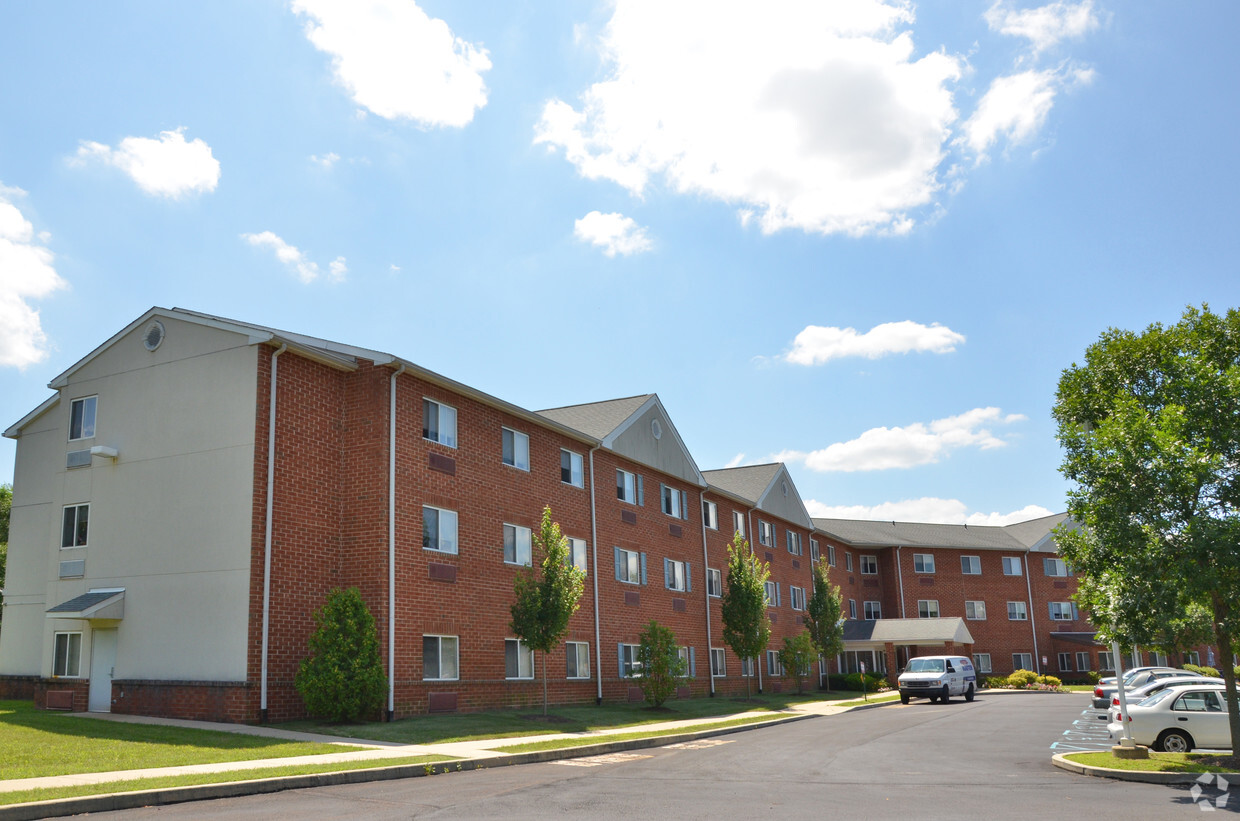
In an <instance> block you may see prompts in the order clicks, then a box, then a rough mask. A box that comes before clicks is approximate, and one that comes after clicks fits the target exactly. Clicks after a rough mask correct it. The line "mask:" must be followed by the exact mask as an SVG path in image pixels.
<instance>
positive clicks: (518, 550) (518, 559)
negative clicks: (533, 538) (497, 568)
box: [504, 525, 530, 567]
mask: <svg viewBox="0 0 1240 821" xmlns="http://www.w3.org/2000/svg"><path fill="white" fill-rule="evenodd" d="M504 561H505V562H506V563H508V564H523V565H525V566H526V567H529V565H530V529H529V528H528V527H521V526H520V525H504Z"/></svg>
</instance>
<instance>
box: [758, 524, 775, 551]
mask: <svg viewBox="0 0 1240 821" xmlns="http://www.w3.org/2000/svg"><path fill="white" fill-rule="evenodd" d="M758 544H760V545H762V546H763V547H774V546H775V525H773V524H771V523H770V522H764V521H762V520H761V519H759V520H758Z"/></svg>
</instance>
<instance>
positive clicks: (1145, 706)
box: [1107, 684, 1231, 753]
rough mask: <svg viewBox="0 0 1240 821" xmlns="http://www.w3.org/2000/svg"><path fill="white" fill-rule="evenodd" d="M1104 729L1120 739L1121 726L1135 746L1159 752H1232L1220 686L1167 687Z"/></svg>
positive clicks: (1135, 705) (1223, 697)
mask: <svg viewBox="0 0 1240 821" xmlns="http://www.w3.org/2000/svg"><path fill="white" fill-rule="evenodd" d="M1119 718H1120V720H1119V721H1115V722H1113V723H1111V724H1108V725H1107V729H1108V730H1109V731H1110V733H1111V737H1112V738H1115V739H1119V738H1123V735H1124V725H1125V724H1127V725H1128V732H1129V733H1130V734H1131V735H1132V739H1133V741H1135V742H1136V743H1137V744H1141V745H1144V746H1148V747H1152V748H1153V749H1155V750H1157V751H1159V752H1165V753H1187V752H1189V751H1191V750H1194V749H1201V748H1204V749H1210V750H1229V749H1231V729H1230V727H1229V726H1228V723H1227V702H1226V694H1225V693H1224V691H1223V688H1222V687H1221V686H1219V685H1214V684H1211V685H1200V684H1198V685H1188V686H1184V687H1167V688H1165V689H1164V690H1162V691H1161V692H1158V693H1155V694H1154V695H1152V696H1150V697H1149V698H1147V699H1145V700H1144V701H1142V702H1141V703H1140V704H1130V705H1128V712H1127V714H1125V715H1122V716H1120V717H1119Z"/></svg>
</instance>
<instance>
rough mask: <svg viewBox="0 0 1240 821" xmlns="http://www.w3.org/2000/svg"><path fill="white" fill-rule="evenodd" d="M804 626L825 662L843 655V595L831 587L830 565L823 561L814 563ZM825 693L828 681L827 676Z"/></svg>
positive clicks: (838, 587) (836, 587)
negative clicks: (812, 586) (827, 659)
mask: <svg viewBox="0 0 1240 821" xmlns="http://www.w3.org/2000/svg"><path fill="white" fill-rule="evenodd" d="M805 626H806V627H807V628H808V629H809V635H810V639H811V640H812V641H813V642H814V647H816V648H817V649H818V653H819V655H822V656H824V657H826V658H831V657H832V656H838V655H839V654H840V653H842V652H844V594H842V593H841V592H840V586H839V585H838V584H831V565H830V563H829V562H828V561H827V560H826V559H825V558H819V559H818V561H816V562H814V592H813V593H811V594H810V597H809V601H808V602H807V603H806V605H805ZM826 680H827V689H828V690H830V689H831V677H830V676H826Z"/></svg>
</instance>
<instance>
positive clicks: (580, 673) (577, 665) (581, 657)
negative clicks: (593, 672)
mask: <svg viewBox="0 0 1240 821" xmlns="http://www.w3.org/2000/svg"><path fill="white" fill-rule="evenodd" d="M565 655H566V656H567V657H568V671H567V677H568V678H589V677H590V645H589V644H588V643H586V642H584V641H570V642H568V643H567V644H566V645H565Z"/></svg>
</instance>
